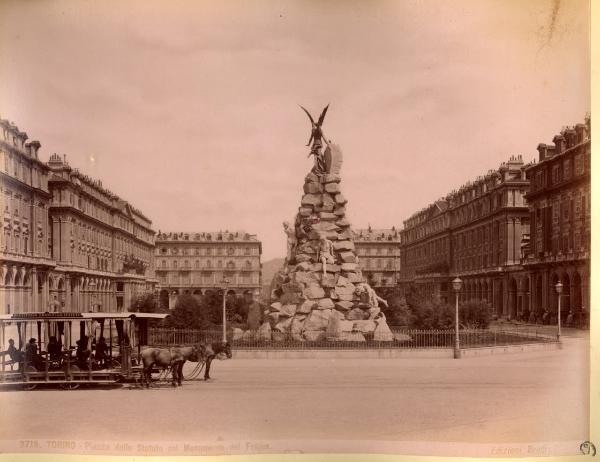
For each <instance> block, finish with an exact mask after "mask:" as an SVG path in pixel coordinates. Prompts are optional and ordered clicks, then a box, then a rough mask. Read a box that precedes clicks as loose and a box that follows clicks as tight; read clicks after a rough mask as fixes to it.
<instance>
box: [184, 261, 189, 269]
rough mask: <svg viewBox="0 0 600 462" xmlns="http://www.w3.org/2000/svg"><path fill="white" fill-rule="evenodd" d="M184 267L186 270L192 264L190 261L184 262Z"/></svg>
mask: <svg viewBox="0 0 600 462" xmlns="http://www.w3.org/2000/svg"><path fill="white" fill-rule="evenodd" d="M183 267H184V268H189V267H190V262H189V261H187V260H185V261H184V262H183Z"/></svg>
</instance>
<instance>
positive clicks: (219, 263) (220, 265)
mask: <svg viewBox="0 0 600 462" xmlns="http://www.w3.org/2000/svg"><path fill="white" fill-rule="evenodd" d="M222 267H223V262H222V261H221V260H219V261H218V262H217V268H222Z"/></svg>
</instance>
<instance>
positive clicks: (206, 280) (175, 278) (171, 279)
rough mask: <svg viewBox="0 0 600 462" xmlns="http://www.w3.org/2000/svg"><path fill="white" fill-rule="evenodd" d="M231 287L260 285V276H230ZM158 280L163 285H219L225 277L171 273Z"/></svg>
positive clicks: (207, 274) (208, 274)
mask: <svg viewBox="0 0 600 462" xmlns="http://www.w3.org/2000/svg"><path fill="white" fill-rule="evenodd" d="M228 279H229V284H230V285H234V286H235V285H238V284H258V282H259V276H258V275H257V274H246V273H241V274H233V275H229V276H228ZM158 280H159V281H160V282H161V283H162V284H174V285H178V284H182V285H190V284H203V285H218V284H220V283H221V281H222V280H223V275H222V274H220V273H198V274H187V275H181V274H178V273H171V274H169V275H168V276H167V275H166V274H159V275H158Z"/></svg>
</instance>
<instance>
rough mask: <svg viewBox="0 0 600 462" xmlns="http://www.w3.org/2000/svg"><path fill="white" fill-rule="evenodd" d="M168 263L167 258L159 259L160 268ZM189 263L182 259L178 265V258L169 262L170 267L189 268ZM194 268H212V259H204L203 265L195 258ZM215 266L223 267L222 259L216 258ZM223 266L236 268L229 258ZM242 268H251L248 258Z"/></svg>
mask: <svg viewBox="0 0 600 462" xmlns="http://www.w3.org/2000/svg"><path fill="white" fill-rule="evenodd" d="M168 267H169V266H168V263H167V260H161V262H160V268H164V269H167V268H168ZM191 267H192V266H191V263H190V261H189V260H184V261H183V263H182V264H181V265H180V264H179V261H178V260H173V261H172V262H171V268H191ZM194 268H196V269H200V268H213V261H212V260H206V261H205V262H204V266H202V264H201V262H200V260H196V261H195V262H194ZM216 268H223V261H222V260H218V261H217V264H216ZM225 268H227V269H235V268H236V263H235V262H234V261H233V260H229V261H228V262H227V263H226V264H225ZM242 268H243V269H252V262H251V261H250V260H246V262H245V263H244V264H243V266H242Z"/></svg>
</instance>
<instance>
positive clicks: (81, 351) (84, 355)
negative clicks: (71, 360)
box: [75, 336, 90, 368]
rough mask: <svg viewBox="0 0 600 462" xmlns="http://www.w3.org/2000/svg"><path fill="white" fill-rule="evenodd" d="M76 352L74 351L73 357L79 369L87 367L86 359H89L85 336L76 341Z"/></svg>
mask: <svg viewBox="0 0 600 462" xmlns="http://www.w3.org/2000/svg"><path fill="white" fill-rule="evenodd" d="M75 343H77V350H76V351H75V355H76V357H77V363H78V364H79V366H80V367H82V368H83V367H87V365H88V358H89V357H90V350H88V347H87V344H88V338H87V337H86V336H84V337H82V338H81V339H79V340H77V342H75Z"/></svg>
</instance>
